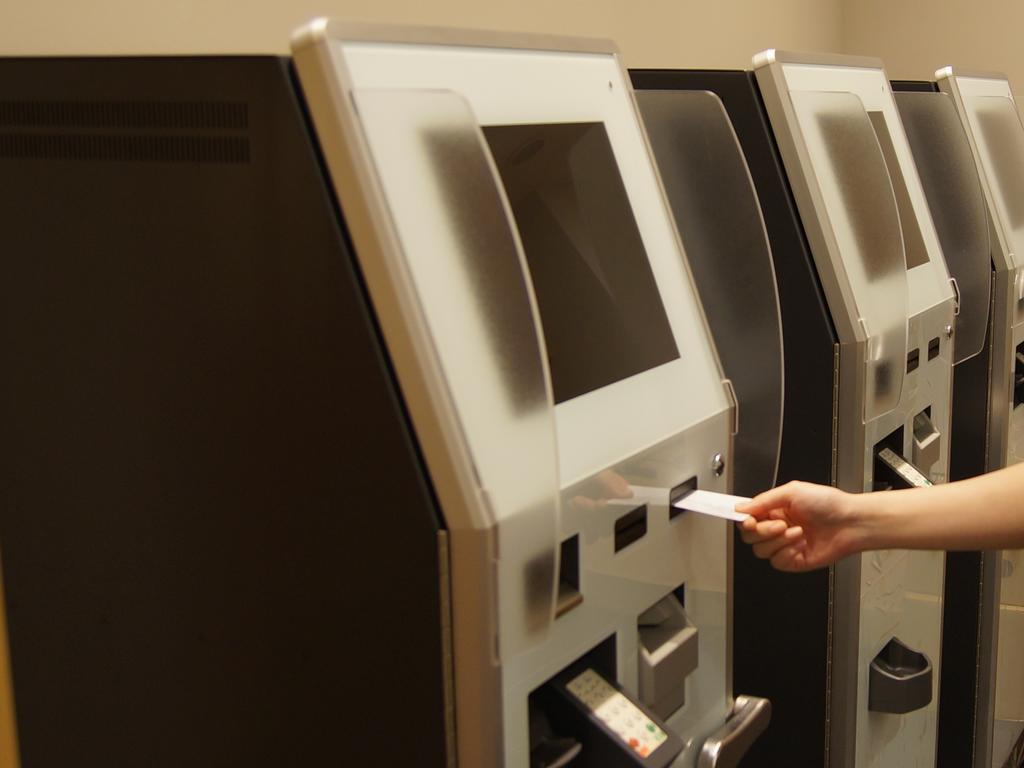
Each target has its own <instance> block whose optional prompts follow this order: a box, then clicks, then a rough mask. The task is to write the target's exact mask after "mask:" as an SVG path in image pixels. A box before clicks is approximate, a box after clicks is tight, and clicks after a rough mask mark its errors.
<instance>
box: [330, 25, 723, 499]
mask: <svg viewBox="0 0 1024 768" xmlns="http://www.w3.org/2000/svg"><path fill="white" fill-rule="evenodd" d="M330 45H331V56H332V58H333V59H334V61H335V64H336V66H343V67H344V69H345V70H346V73H347V80H348V82H350V83H351V85H352V87H353V88H354V89H356V90H358V89H387V88H395V89H399V88H400V89H445V90H451V91H454V92H456V93H458V94H460V95H461V96H463V97H464V98H465V99H466V100H467V102H468V103H469V104H470V106H471V107H472V109H473V111H474V113H475V114H476V116H477V118H478V119H479V121H480V123H481V125H510V124H522V123H532V122H536V123H558V122H601V123H603V124H604V126H605V129H606V130H607V132H608V138H609V141H610V143H611V145H612V149H613V151H614V153H615V156H616V159H617V161H618V164H619V171H620V173H621V175H622V180H623V184H624V186H625V189H626V192H627V195H628V196H629V199H630V202H631V204H632V207H633V214H634V216H635V218H636V222H637V226H638V228H639V230H640V234H641V237H642V239H643V242H644V246H645V248H646V250H647V254H648V257H649V259H650V262H651V269H652V272H653V274H654V277H655V280H656V282H657V285H658V290H659V292H660V294H661V299H662V302H663V303H664V305H665V311H666V314H667V316H668V319H669V325H670V327H671V329H672V333H673V336H674V338H675V341H676V344H677V346H678V348H679V353H680V358H679V359H678V360H674V361H671V362H669V363H666V364H664V365H661V366H658V367H657V368H654V369H651V370H649V371H645V372H643V373H639V374H636V375H635V376H631V377H629V378H626V379H624V380H621V381H618V382H615V383H613V384H610V385H608V386H606V387H602V388H601V389H598V390H595V391H594V392H590V393H588V394H585V395H582V396H580V397H577V398H574V399H572V400H570V401H567V402H565V403H562V404H560V405H558V406H557V407H556V422H557V427H558V446H559V448H558V450H559V463H560V474H561V483H562V485H563V487H564V486H567V485H569V484H571V483H573V482H575V481H577V480H580V479H582V478H584V477H586V476H588V475H590V474H592V473H594V472H596V471H598V470H600V469H602V468H604V467H606V466H609V465H611V464H613V463H615V462H616V461H618V460H620V459H622V458H624V457H627V456H629V455H631V454H635V453H637V452H638V451H640V450H642V449H643V448H645V447H648V446H650V445H653V444H655V443H657V442H659V441H661V440H663V439H665V438H666V437H668V436H670V435H673V434H676V433H678V432H679V431H681V430H683V429H685V428H686V427H688V426H690V425H692V424H695V423H697V422H698V421H700V420H702V419H705V418H707V416H708V415H709V414H710V413H713V412H718V411H720V410H723V409H725V408H727V407H728V406H729V404H728V402H727V400H726V395H725V392H724V390H723V387H722V384H721V374H720V373H719V368H718V362H717V358H716V356H715V354H714V351H713V349H712V347H711V344H710V341H709V339H708V336H707V331H706V325H705V323H704V320H703V317H702V314H701V312H700V309H699V306H698V304H697V300H696V297H695V294H694V291H693V287H692V283H691V282H690V278H689V275H688V274H687V270H686V266H685V264H684V262H683V258H682V253H681V246H680V245H679V241H678V236H677V234H676V232H675V229H674V227H673V225H672V223H671V220H670V218H669V214H668V211H667V208H666V205H665V202H664V196H663V194H662V190H661V186H660V183H659V182H658V178H657V174H656V172H655V170H654V168H653V164H652V161H651V159H650V156H649V154H648V151H647V145H646V142H645V140H644V135H643V133H642V129H641V128H640V126H639V122H638V119H637V115H636V111H635V108H634V105H633V102H632V91H631V89H630V87H629V84H628V83H627V82H626V80H625V78H624V76H623V72H622V69H621V67H620V65H619V63H618V60H617V57H616V56H615V55H614V54H610V53H609V54H599V53H593V54H589V55H580V54H579V53H571V54H567V53H560V52H557V51H544V50H524V49H514V48H507V49H506V48H485V47H475V46H468V45H464V46H442V45H436V46H433V45H422V44H416V45H409V44H404V43H394V42H369V41H346V40H333V41H331V44H330Z"/></svg>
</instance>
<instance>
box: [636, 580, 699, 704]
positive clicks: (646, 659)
mask: <svg viewBox="0 0 1024 768" xmlns="http://www.w3.org/2000/svg"><path fill="white" fill-rule="evenodd" d="M637 631H638V632H639V635H640V648H639V657H640V658H639V663H640V699H641V701H643V703H644V704H646V705H647V706H648V707H650V708H651V709H652V710H653V711H654V712H655V714H657V715H658V716H659V717H663V718H667V717H668V716H669V715H671V714H672V713H673V712H675V711H676V710H677V709H679V708H680V707H681V706H683V704H685V703H686V678H687V676H688V675H689V674H690V673H691V672H693V671H694V670H695V669H696V668H697V662H698V656H697V645H698V636H697V628H696V627H695V626H693V624H691V623H690V620H689V618H687V616H686V611H685V610H684V609H683V606H682V604H681V603H680V602H679V600H678V599H677V598H676V596H675V595H674V594H671V595H668V596H667V597H665V598H663V599H662V600H659V601H658V602H657V603H655V604H654V605H653V606H651V608H650V609H648V610H647V611H645V612H644V613H642V614H641V615H640V617H639V618H638V619H637Z"/></svg>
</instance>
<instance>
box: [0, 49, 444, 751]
mask: <svg viewBox="0 0 1024 768" xmlns="http://www.w3.org/2000/svg"><path fill="white" fill-rule="evenodd" d="M0 370H2V371H3V374H2V375H0V423H2V424H3V425H4V426H3V429H2V431H0V435H2V437H0V552H2V561H3V587H4V590H5V597H6V604H7V612H8V615H7V620H8V628H9V635H10V637H9V640H10V650H11V660H12V675H13V683H14V695H15V701H16V707H17V730H18V736H19V741H20V748H21V756H22V764H23V765H24V766H25V767H26V768H29V767H31V768H64V767H66V766H70V765H79V766H167V767H168V768H171V767H173V768H180V767H181V766H283V765H306V766H313V765H316V766H331V765H334V766H342V765H379V766H392V765H417V766H428V765H430V766H440V765H444V764H445V759H444V753H445V744H444V723H443V718H444V700H443V695H442V691H443V678H442V673H441V668H442V661H441V660H442V642H441V630H440V626H441V614H442V606H441V598H440V590H439V587H438V580H439V578H440V573H441V570H442V558H441V556H440V555H439V547H438V542H439V534H440V533H441V529H440V525H439V521H438V516H437V513H436V511H435V509H434V505H433V502H432V499H431V492H430V489H429V487H428V484H427V482H426V481H425V479H424V474H423V472H422V470H421V467H420V462H419V459H418V457H417V449H416V445H415V443H414V440H413V439H412V437H411V436H410V432H409V429H408V426H407V424H406V421H405V418H404V414H403V409H402V406H401V403H400V399H399V396H398V393H397V392H396V389H395V387H394V385H393V382H392V377H391V375H390V372H389V368H388V362H387V359H386V355H385V353H384V352H383V351H382V349H381V344H380V341H379V338H378V336H377V333H376V331H375V327H374V320H373V317H372V313H371V311H370V309H369V308H368V307H367V305H366V302H365V300H364V298H363V291H362V289H361V286H360V280H359V276H358V274H356V271H355V269H354V267H353V263H352V260H351V257H350V254H349V251H348V246H347V245H346V239H345V233H344V229H343V226H342V225H341V223H340V220H339V217H338V216H337V213H336V209H335V206H334V203H333V202H332V199H331V196H330V193H329V192H328V187H327V185H326V183H325V180H324V177H323V173H322V171H321V168H320V165H319V162H318V158H317V150H316V146H315V144H314V142H313V141H312V140H311V138H310V136H309V132H308V128H307V125H306V121H305V118H304V114H303V108H302V105H301V103H300V101H299V99H298V97H297V96H296V91H295V88H294V87H293V85H292V81H291V77H290V74H289V70H288V63H287V61H286V60H280V59H273V58H239V59H225V58H205V59H203V58H200V59H184V58H181V59H87V60H72V59H63V60H60V59H56V60H45V59H35V60H29V59H25V60H6V61H0Z"/></svg>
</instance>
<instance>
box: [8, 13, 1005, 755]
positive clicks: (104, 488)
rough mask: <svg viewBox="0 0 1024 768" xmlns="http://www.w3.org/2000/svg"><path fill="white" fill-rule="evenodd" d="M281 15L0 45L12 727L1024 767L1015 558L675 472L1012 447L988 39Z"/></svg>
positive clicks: (105, 745)
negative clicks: (735, 505) (738, 36)
mask: <svg viewBox="0 0 1024 768" xmlns="http://www.w3.org/2000/svg"><path fill="white" fill-rule="evenodd" d="M293 52H294V55H293V58H291V59H282V58H273V57H200V58H185V57H177V58H79V59H47V58H36V59H5V60H2V61H0V179H2V180H3V184H2V185H0V222H2V226H0V232H2V235H0V237H2V242H3V244H4V247H3V249H2V253H3V257H2V259H0V307H2V314H0V317H2V318H3V322H0V350H2V355H3V358H2V368H3V371H4V374H3V376H2V377H0V382H2V383H0V391H2V394H3V396H2V397H0V408H2V411H0V421H2V423H3V424H4V429H3V432H2V434H3V439H2V446H3V449H2V450H3V452H2V461H0V554H2V568H3V587H4V588H3V595H2V597H3V601H4V605H3V607H4V610H3V611H2V612H0V618H2V619H3V622H0V637H2V636H3V635H4V634H6V639H7V643H6V652H5V653H2V654H0V747H2V749H0V766H4V768H11V767H12V766H18V765H21V766H24V767H25V768H27V767H28V766H31V767H32V768H57V766H66V765H71V764H77V765H87V766H90V765H143V764H144V765H150V766H181V765H196V766H203V765H209V766H214V765H217V766H221V765H243V764H244V765H249V766H263V765H268V766H269V765H380V766H384V765H388V766H393V765H416V766H422V767H424V768H426V767H427V766H438V767H441V766H454V765H458V766H463V767H464V768H489V767H492V766H507V768H527V767H529V768H555V767H556V766H579V767H583V766H591V767H597V766H600V767H601V768H609V767H612V768H614V767H615V766H650V767H651V768H655V767H658V768H663V767H665V766H700V767H701V768H710V767H711V766H718V767H719V768H722V767H723V766H734V765H737V764H739V763H740V761H741V760H742V764H743V765H748V766H757V765H760V766H783V765H785V766H828V767H829V768H853V767H854V766H858V767H859V766H900V768H904V767H906V766H944V767H945V766H974V767H975V768H981V767H982V766H984V767H985V768H988V767H989V766H993V767H999V766H1003V765H1008V764H1013V765H1016V764H1017V763H1016V762H1013V761H1014V760H1016V759H1018V758H1019V752H1020V728H1021V721H1024V712H1021V711H1020V709H1019V707H1020V701H1021V698H1022V697H1024V696H1022V695H1024V691H1022V689H1024V679H1020V678H1024V676H1022V675H1020V674H1019V664H1020V660H1019V653H1018V652H1017V651H1016V650H1015V649H1014V647H1013V643H1012V641H1010V640H1007V639H1006V638H1003V637H1001V632H1002V630H1003V628H1004V625H1005V626H1006V627H1009V626H1010V622H1012V621H1013V620H1014V619H1015V618H1016V616H1011V614H1013V613H1014V611H1013V610H1011V608H1006V609H1005V610H1004V611H1000V609H999V606H1000V600H1003V602H1004V603H1007V605H1010V604H1013V605H1021V604H1022V603H1021V600H1022V594H1024V590H1022V588H1021V587H1020V586H1019V584H1018V575H1014V574H1013V571H1014V569H1015V568H1016V567H1017V566H1018V565H1020V563H1019V560H1018V559H1015V557H1016V556H1014V555H1007V554H1001V553H997V552H986V553H976V552H975V553H950V554H949V555H947V556H944V555H943V554H942V553H936V552H906V551H887V552H876V553H869V554H864V555H860V556H854V557H849V558H846V559H845V560H843V561H842V562H840V563H838V564H836V565H835V566H834V567H832V568H829V569H823V570H820V571H817V572H814V573H809V574H803V575H799V576H797V575H790V574H779V573H775V572H773V571H772V570H771V569H770V568H769V567H768V566H767V565H766V564H765V563H763V562H761V561H757V560H756V559H754V558H753V557H752V555H751V554H750V552H749V551H748V550H747V548H746V547H738V548H736V549H735V551H734V548H733V546H734V545H733V539H734V530H733V528H732V526H731V524H730V523H728V522H726V521H723V520H720V519H716V518H713V517H707V516H704V515H700V514H697V513H695V512H692V511H686V509H685V506H686V502H685V499H686V497H687V496H688V495H689V494H691V493H693V492H694V491H697V490H710V491H719V492H735V493H738V494H741V495H752V494H754V493H757V492H759V491H761V490H765V489H767V488H769V487H771V486H772V485H773V484H775V483H778V482H783V481H786V480H790V479H804V480H810V481H814V482H819V483H826V484H832V485H836V486H838V487H840V488H842V489H845V490H847V491H853V492H867V491H872V490H877V489H883V488H891V487H901V486H913V485H928V484H931V483H939V482H944V481H946V480H949V479H958V478H961V477H966V476H969V475H973V474H977V473H980V472H984V471H988V470H992V469H996V468H999V467H1002V466H1004V465H1006V464H1008V463H1011V462H1013V461H1016V460H1017V459H1018V457H1019V456H1020V455H1021V453H1022V451H1024V447H1022V445H1024V434H1022V432H1024V421H1022V419H1024V416H1022V415H1021V414H1022V413H1024V412H1022V410H1021V405H1022V404H1024V338H1022V337H1024V322H1022V321H1024V311H1022V306H1024V305H1022V300H1024V278H1022V274H1024V273H1022V270H1021V269H1019V267H1018V262H1019V258H1018V257H1017V256H1016V255H1015V254H1017V253H1024V244H1022V245H1021V246H1020V247H1018V242H1019V241H1021V239H1022V238H1024V213H1022V211H1024V127H1022V124H1021V121H1020V118H1019V116H1018V112H1017V109H1016V107H1015V104H1014V101H1013V97H1012V94H1011V92H1010V87H1009V84H1008V83H1007V81H1006V79H1005V78H1004V77H1001V76H998V75H976V74H969V73H962V72H959V71H953V70H941V71H940V72H938V73H937V80H936V81H935V82H934V83H932V82H927V83H924V82H913V83H911V82H899V83H894V84H892V85H890V82H889V81H888V79H887V76H886V73H885V71H884V69H883V68H882V65H881V63H880V62H879V61H877V60H875V59H861V58H850V57H832V56H829V57H821V56H800V55H790V54H784V53H782V52H778V51H767V52H764V53H762V54H759V55H758V56H756V57H755V58H754V63H753V69H752V71H749V72H744V71H736V72H724V71H665V70H639V71H633V72H631V73H627V72H626V70H625V69H623V67H622V64H621V62H620V60H619V57H618V56H617V54H616V52H615V48H614V46H612V45H610V44H607V43H603V42H595V41H589V40H574V39H562V38H543V37H514V36H508V35H492V34H485V33H470V32H453V31H442V30H437V29H412V28H396V27H373V26H361V25H349V24H337V23H333V22H326V21H317V22H314V23H312V24H311V25H310V26H308V27H307V28H305V29H303V30H301V31H300V32H299V33H298V34H297V35H296V36H295V38H294V43H293ZM964 514H970V510H964ZM1001 594H1002V596H1001ZM1016 611H1017V612H1019V608H1018V609H1016ZM1001 613H1006V614H1007V616H1008V618H1007V619H1006V621H1005V622H1004V621H1001V620H1000V619H1001ZM1018 647H1019V645H1018ZM1014 670H1017V672H1016V673H1015V672H1014ZM1014 702H1016V704H1014ZM1014 707H1016V708H1014ZM769 719H770V721H771V722H770V724H769Z"/></svg>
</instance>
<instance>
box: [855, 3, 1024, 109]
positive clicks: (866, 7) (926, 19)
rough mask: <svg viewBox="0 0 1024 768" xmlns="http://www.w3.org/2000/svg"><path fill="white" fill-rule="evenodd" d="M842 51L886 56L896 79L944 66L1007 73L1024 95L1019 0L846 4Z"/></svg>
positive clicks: (1023, 23)
mask: <svg viewBox="0 0 1024 768" xmlns="http://www.w3.org/2000/svg"><path fill="white" fill-rule="evenodd" d="M841 27H842V49H843V51H845V52H847V53H861V54H870V55H873V56H880V57H881V58H882V60H883V61H885V69H886V73H887V74H888V75H889V76H890V77H892V78H931V77H932V75H933V74H934V72H935V70H936V69H938V68H939V67H941V66H945V65H947V64H952V65H953V66H954V67H961V68H963V69H981V70H994V71H998V72H1005V73H1006V74H1007V75H1009V77H1010V82H1011V84H1013V85H1014V86H1015V88H1014V95H1015V96H1021V95H1024V56H1022V55H1021V51H1022V47H1021V32H1022V30H1024V3H1021V2H1019V0H975V1H974V2H972V1H971V0H947V2H935V0H928V1H927V2H926V0H898V2H893V0H842V22H841Z"/></svg>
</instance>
